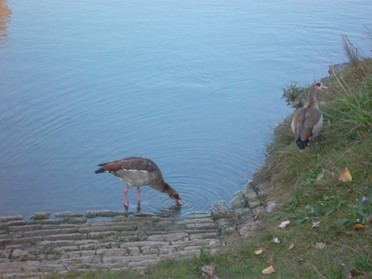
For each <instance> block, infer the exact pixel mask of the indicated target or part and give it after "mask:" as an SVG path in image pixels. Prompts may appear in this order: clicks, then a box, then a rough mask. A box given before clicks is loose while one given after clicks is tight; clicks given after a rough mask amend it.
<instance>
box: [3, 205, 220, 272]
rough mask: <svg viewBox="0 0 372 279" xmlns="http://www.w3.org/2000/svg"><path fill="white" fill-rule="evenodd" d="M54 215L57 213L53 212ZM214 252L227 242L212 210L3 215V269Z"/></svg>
mask: <svg viewBox="0 0 372 279" xmlns="http://www.w3.org/2000/svg"><path fill="white" fill-rule="evenodd" d="M51 216H52V218H51ZM201 248H203V249H204V251H205V252H206V253H210V254H213V253H215V252H216V251H218V250H219V249H220V248H221V240H220V238H219V232H218V227H217V225H216V223H215V222H214V221H213V220H212V219H211V218H210V216H206V215H201V216H195V217H193V218H187V219H177V218H162V217H158V216H150V215H126V213H125V212H123V211H108V210H105V211H89V212H86V213H85V214H74V213H69V212H67V213H56V214H53V215H51V214H49V213H44V212H40V213H36V214H34V215H32V216H31V218H30V219H29V220H24V219H23V218H22V217H21V216H7V217H0V275H2V276H3V277H4V278H22V277H27V276H31V277H35V278H39V277H42V276H43V275H45V274H50V273H64V272H67V271H71V270H77V271H86V270H89V269H104V270H123V269H135V270H138V269H144V268H145V267H147V266H149V265H152V264H156V263H158V262H159V261H161V260H162V259H166V258H172V259H177V258H188V257H194V256H198V255H199V254H200V250H201Z"/></svg>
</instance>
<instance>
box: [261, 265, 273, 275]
mask: <svg viewBox="0 0 372 279" xmlns="http://www.w3.org/2000/svg"><path fill="white" fill-rule="evenodd" d="M274 272H276V270H275V269H274V267H273V266H272V265H270V266H269V267H267V268H265V269H264V270H262V274H265V275H269V274H271V273H274Z"/></svg>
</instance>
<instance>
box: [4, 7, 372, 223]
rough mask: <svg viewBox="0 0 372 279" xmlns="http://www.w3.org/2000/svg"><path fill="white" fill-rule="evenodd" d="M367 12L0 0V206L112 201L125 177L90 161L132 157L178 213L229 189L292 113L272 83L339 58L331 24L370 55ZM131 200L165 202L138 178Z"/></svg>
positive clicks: (17, 208)
mask: <svg viewBox="0 0 372 279" xmlns="http://www.w3.org/2000/svg"><path fill="white" fill-rule="evenodd" d="M302 2H306V3H302ZM371 14H372V4H371V1H358V0H357V1H345V0H341V1H340V0H338V1H335V0H334V1H332V0H330V1H324V0H322V1H317V0H316V1H294V0H283V1H281V2H280V4H278V3H277V1H273V0H267V1H239V0H237V1H224V0H209V1H196V0H187V1H186V0H185V1H183V0H181V1H170V0H163V1H154V0H151V1H150V0H136V1H134V0H132V1H118V0H106V1H102V0H93V1H86V0H74V1H72V0H65V1H55V0H38V1H35V0H26V1H16V0H8V1H6V0H0V215H13V214H22V215H23V216H24V217H27V216H29V215H30V214H31V213H32V212H34V211H41V210H47V211H51V212H58V211H74V212H75V211H77V212H82V211H85V210H89V209H112V210H118V209H122V202H123V184H122V183H121V182H120V181H119V180H118V179H116V178H115V177H113V176H111V175H108V174H101V175H95V174H94V170H95V169H96V165H97V164H98V163H101V162H105V161H110V160H114V159H120V158H122V157H125V156H133V155H134V156H145V157H149V158H152V159H153V160H155V161H156V162H157V163H158V165H159V166H160V167H161V169H162V171H163V175H164V177H165V179H166V181H167V182H168V183H170V184H171V185H172V186H173V187H174V188H176V189H177V190H178V191H179V192H180V194H181V197H182V199H183V202H184V206H183V208H182V210H181V212H179V213H178V214H180V215H182V216H187V215H190V214H191V213H193V212H206V211H209V209H210V206H211V204H212V203H213V201H215V200H220V199H224V200H227V201H228V200H230V199H231V198H232V197H233V195H234V193H235V192H236V191H238V190H239V189H241V188H242V186H243V184H244V181H245V180H247V179H249V178H250V177H251V175H252V174H253V173H254V171H255V170H257V169H258V168H259V167H260V166H261V165H262V163H263V162H264V159H265V145H266V144H267V143H268V142H269V141H270V139H271V137H272V129H273V127H274V126H275V125H276V124H277V123H279V122H280V121H281V120H282V119H283V118H284V117H285V116H286V115H287V114H288V113H289V112H290V111H291V109H290V108H289V107H287V106H286V104H285V102H284V101H283V100H282V99H281V88H283V87H285V86H286V85H288V84H289V83H290V82H291V81H298V82H299V83H300V84H302V85H307V84H309V83H311V82H312V80H313V78H314V77H315V78H321V77H323V76H326V75H327V69H328V64H330V63H332V62H333V63H338V62H343V61H345V57H344V53H343V49H342V40H341V35H342V34H346V35H348V36H349V38H350V39H351V41H352V42H353V43H354V44H355V45H356V46H358V47H359V48H360V49H361V50H362V51H364V52H365V53H366V54H367V55H369V54H370V53H368V51H369V50H370V48H369V47H370V43H371V41H370V40H368V39H366V37H367V35H366V33H365V31H366V27H368V28H371V25H372V24H371V19H370V15H371ZM129 199H130V202H131V204H132V206H133V207H134V206H135V204H136V196H135V190H131V191H130V196H129ZM142 200H143V202H142V208H143V211H145V212H153V213H159V212H164V211H167V208H168V207H170V206H171V205H172V204H173V203H172V202H171V201H169V200H168V198H167V197H166V196H165V195H164V194H162V193H158V192H156V191H154V190H152V189H151V188H148V187H145V188H142Z"/></svg>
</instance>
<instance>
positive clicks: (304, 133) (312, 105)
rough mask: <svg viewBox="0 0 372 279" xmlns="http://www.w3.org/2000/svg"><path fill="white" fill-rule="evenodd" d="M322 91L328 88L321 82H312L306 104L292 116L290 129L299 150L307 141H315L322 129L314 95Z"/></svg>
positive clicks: (319, 112)
mask: <svg viewBox="0 0 372 279" xmlns="http://www.w3.org/2000/svg"><path fill="white" fill-rule="evenodd" d="M324 89H328V88H327V87H326V86H325V85H324V84H322V83H321V82H314V83H313V84H312V85H311V86H310V87H309V90H308V99H307V103H306V104H305V105H304V107H303V108H301V109H299V110H297V111H296V113H295V115H294V116H293V119H292V123H291V128H292V131H293V134H294V141H295V143H296V144H297V146H298V147H299V148H300V149H301V150H303V149H305V148H306V146H307V145H308V143H309V141H314V140H315V138H316V137H317V136H318V135H319V133H320V131H321V129H322V127H323V115H322V112H321V111H320V110H319V108H318V103H317V102H316V94H317V92H319V91H322V90H324Z"/></svg>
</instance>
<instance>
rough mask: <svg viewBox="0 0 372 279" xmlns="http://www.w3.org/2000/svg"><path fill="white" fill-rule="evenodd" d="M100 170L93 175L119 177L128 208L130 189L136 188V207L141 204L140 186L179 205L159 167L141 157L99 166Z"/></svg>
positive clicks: (178, 197) (178, 198)
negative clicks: (158, 192) (158, 193)
mask: <svg viewBox="0 0 372 279" xmlns="http://www.w3.org/2000/svg"><path fill="white" fill-rule="evenodd" d="M99 166H100V167H101V168H99V169H98V170H96V171H95V173H103V172H108V173H111V174H113V175H115V176H117V177H119V178H120V179H121V180H122V181H123V182H124V183H125V184H126V187H125V189H124V206H125V208H126V209H128V207H129V203H128V190H129V188H131V187H137V201H138V207H140V204H141V194H140V187H141V186H150V187H151V188H154V189H155V190H158V191H160V192H162V193H165V194H168V195H169V198H171V199H173V200H175V201H176V203H177V205H180V204H181V198H180V196H179V194H178V193H177V191H176V190H174V189H173V188H172V187H171V186H170V185H169V184H167V183H166V182H165V181H164V179H163V175H162V173H161V171H160V169H159V167H158V166H157V165H156V164H155V163H154V162H153V161H152V160H150V159H147V158H142V157H128V158H123V159H121V160H116V161H112V162H107V163H103V164H99Z"/></svg>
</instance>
